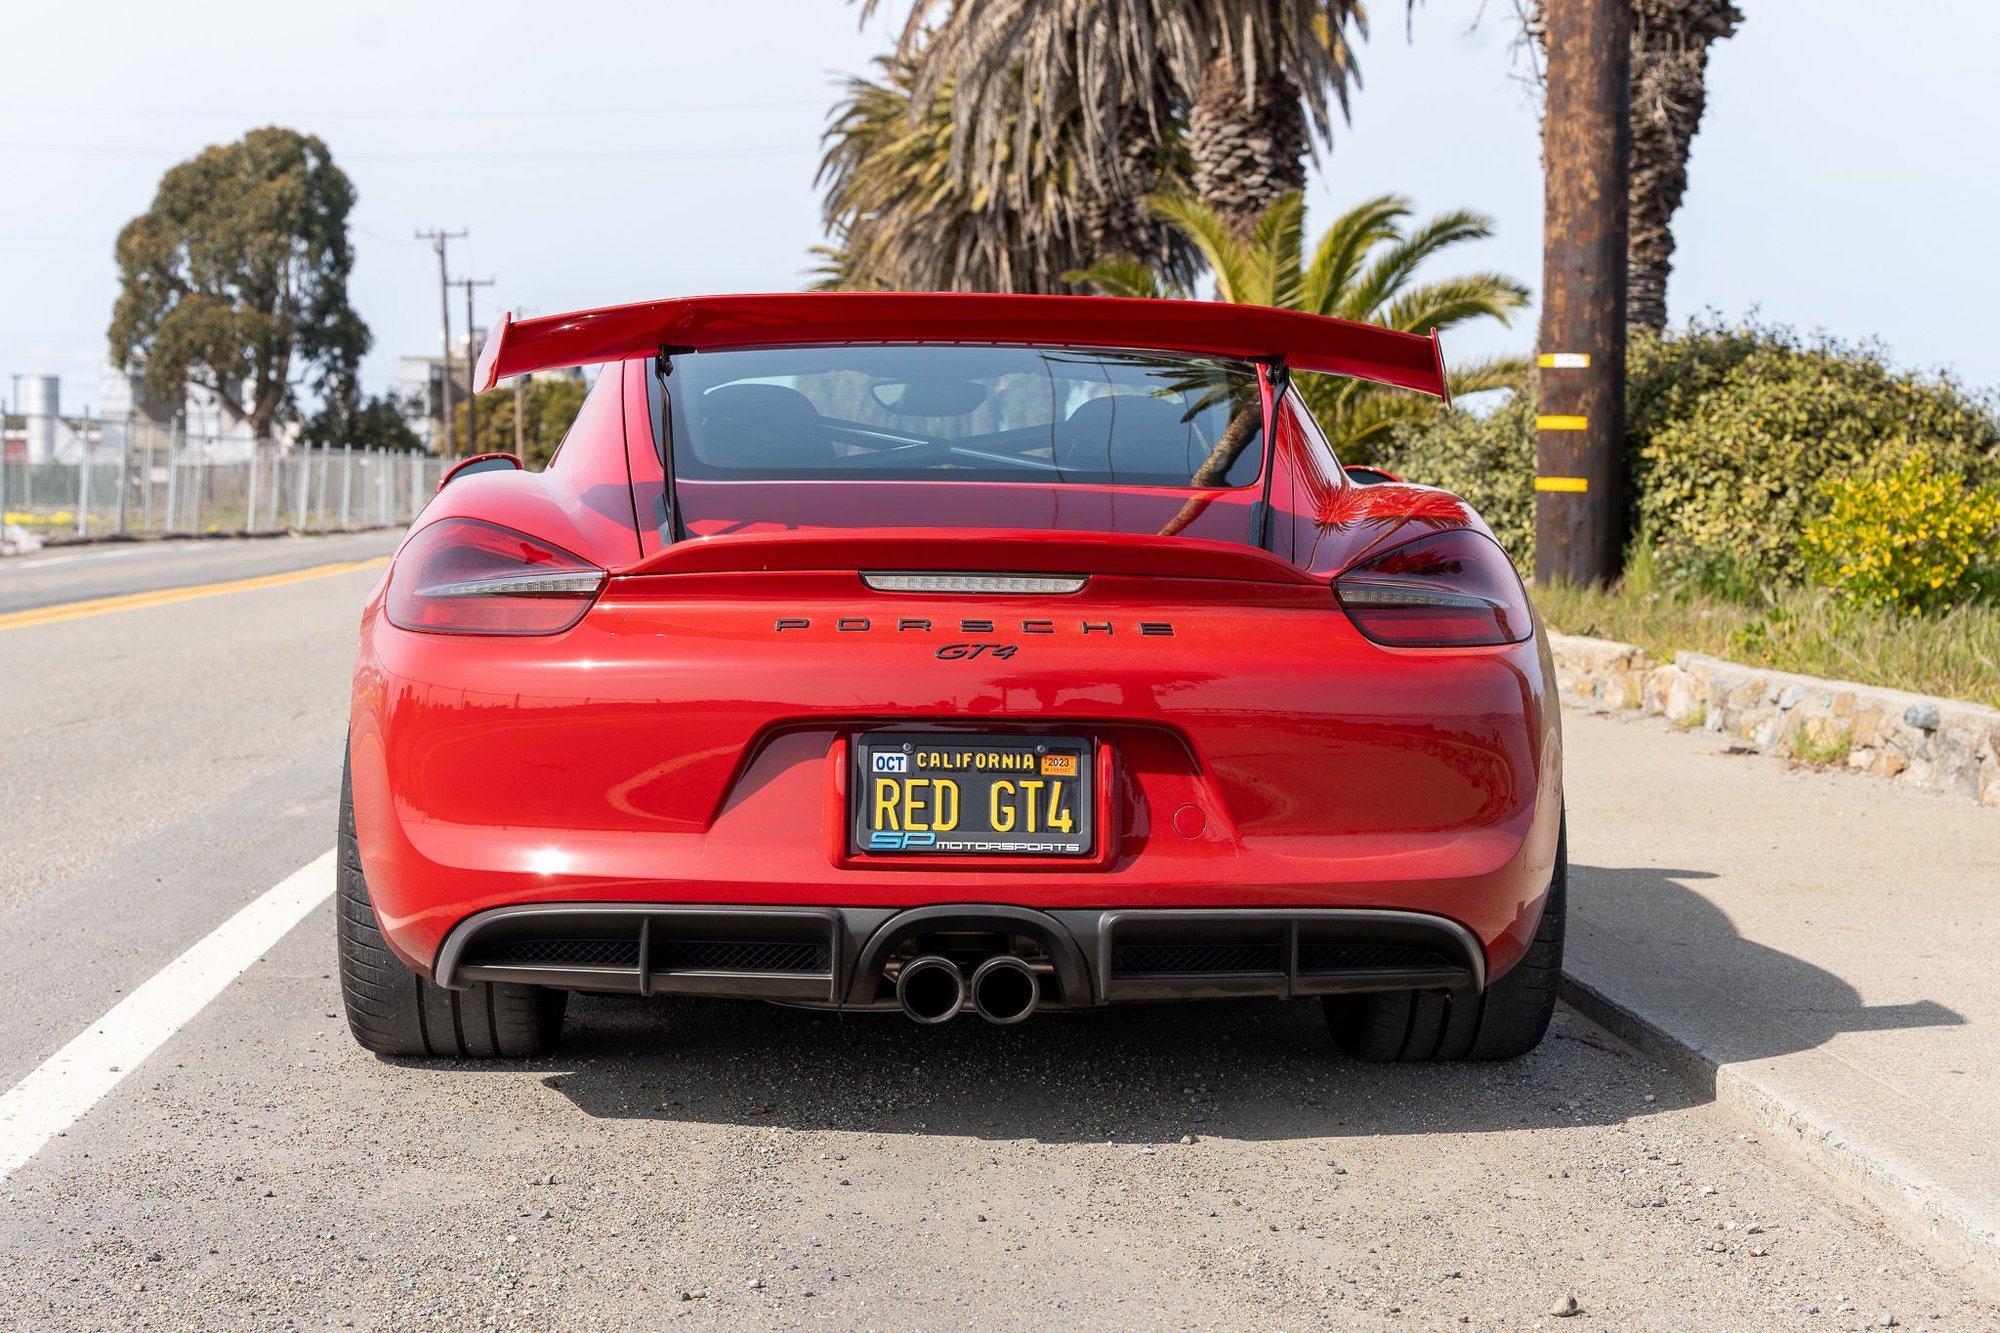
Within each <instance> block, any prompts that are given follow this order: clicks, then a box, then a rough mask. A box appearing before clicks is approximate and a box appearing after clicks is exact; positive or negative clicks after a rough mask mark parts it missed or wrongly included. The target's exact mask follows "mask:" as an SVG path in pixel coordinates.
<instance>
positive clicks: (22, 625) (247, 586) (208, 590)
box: [0, 555, 389, 630]
mask: <svg viewBox="0 0 2000 1333" xmlns="http://www.w3.org/2000/svg"><path fill="white" fill-rule="evenodd" d="M388 563H389V557H388V556H386V555H379V556H376V557H375V558H374V559H372V560H342V561H340V562H338V563H336V564H331V565H313V566H311V567H310V568H307V569H292V570H287V571H285V572H284V573H282V574H259V575H257V576H256V577H254V578H247V579H230V580H228V581H226V582H223V583H196V584H192V585H190V586H188V587H185V588H160V589H158V590H156V591H153V592H128V593H124V594H121V595H120V596H117V597H93V598H91V599H90V600H89V601H84V602H64V603H62V604H61V605H58V606H38V607H36V608H34V609H33V610H31V611H10V612H7V613H6V614H4V615H0V630H10V629H30V628H32V627H34V626H36V625H54V624H59V623H60V622H62V621H65V620H83V619H85V618H87V617H89V616H108V615H110V614H111V613H112V612H114V611H137V610H139V609H140V608H141V607H147V606H165V605H167V604H168V603H170V602H191V601H193V600H194V599H195V598H197V597H220V596H221V595H222V594H224V593H229V592H252V591H254V590H256V589H258V588H282V587H283V586H285V585H286V584H287V583H304V582H305V581H306V580H307V579H323V578H326V577H327V576H329V575H332V574H351V573H353V572H354V571H355V570H357V569H377V568H380V567H381V566H383V565H386V564H388Z"/></svg>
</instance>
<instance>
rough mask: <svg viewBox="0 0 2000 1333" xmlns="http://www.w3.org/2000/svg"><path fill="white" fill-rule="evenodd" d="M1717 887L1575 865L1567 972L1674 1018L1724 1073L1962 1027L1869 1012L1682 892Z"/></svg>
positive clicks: (1908, 1006) (1914, 1009)
mask: <svg viewBox="0 0 2000 1333" xmlns="http://www.w3.org/2000/svg"><path fill="white" fill-rule="evenodd" d="M1715 878H1716V876H1715V874H1713V873H1712V872H1710V871H1706V870H1685V869H1682V870H1666V869H1659V868H1656V867H1625V868H1621V867H1611V866H1590V865H1572V866H1571V867H1570V881H1569V883H1570V903H1569V907H1570V930H1571V934H1570V942H1569V957H1568V960H1567V961H1568V969H1569V970H1571V971H1572V973H1573V974H1575V973H1576V972H1577V969H1578V964H1579V963H1584V964H1587V965H1588V966H1586V967H1585V968H1584V969H1583V970H1582V972H1581V975H1583V976H1584V978H1585V979H1586V980H1588V981H1589V982H1590V983H1591V985H1592V987H1593V988H1594V989H1597V990H1599V991H1600V992H1602V993H1603V994H1605V995H1606V996H1607V998H1609V999H1610V1000H1612V1001H1613V1002H1616V1003H1619V1004H1620V1005H1635V1006H1636V1007H1638V1008H1640V1009H1641V1010H1642V1011H1644V1012H1646V1013H1648V1014H1649V1015H1672V1016H1673V1018H1672V1022H1673V1024H1674V1031H1673V1035H1674V1036H1675V1037H1676V1038H1677V1039H1679V1040H1681V1041H1683V1042H1690V1043H1692V1044H1696V1045H1698V1046H1699V1047H1700V1048H1701V1049H1702V1050H1703V1051H1704V1052H1705V1053H1706V1054H1708V1055H1709V1056H1711V1057H1713V1058H1714V1059H1716V1060H1718V1061H1721V1062H1723V1063H1728V1062H1733V1061H1741V1060H1761V1059H1766V1058H1768V1057H1771V1056H1779V1055H1792V1054H1795V1053H1797V1052H1799V1051H1803V1050H1810V1049H1812V1048H1813V1047H1816V1046H1820V1045H1823V1044H1825V1043H1826V1042H1828V1041H1830V1040H1832V1039H1833V1038H1834V1037H1836V1036H1839V1035H1841V1034H1842V1033H1849V1032H1885V1031H1894V1030H1900V1029H1904V1028H1927V1027H1956V1026H1961V1025H1963V1024H1964V1022H1965V1018H1964V1016H1963V1015H1961V1014H1959V1013H1958V1012H1957V1011H1956V1010H1954V1009H1950V1008H1948V1007H1946V1006H1945V1005H1942V1004H1939V1003H1938V1002H1937V1001H1935V1000H1928V999H1925V1000H1913V1001H1908V1002H1904V1003H1899V1004H1869V1003H1867V1002H1866V1001H1865V1000H1863V999H1862V997H1861V994H1860V993H1859V992H1858V991H1856V990H1855V988H1854V987H1853V985H1852V984H1850V983H1849V982H1848V981H1846V980H1845V979H1844V978H1842V977H1840V976H1838V975H1836V974H1834V973H1832V972H1829V971H1827V970H1826V969H1825V968H1822V967H1818V966H1816V965H1815V964H1813V963H1810V962H1807V961H1806V960H1805V959H1803V958H1800V957H1798V956H1796V955H1794V954H1789V953H1786V952H1784V951H1783V950H1782V949H1776V948H1773V947H1771V946H1770V945H1767V944H1760V943H1758V942H1757V941H1755V940H1751V939H1745V938H1744V937H1743V935H1742V934H1741V933H1740V932H1739V931H1738V930H1737V928H1736V924H1735V923H1734V922H1733V921H1731V920H1730V919H1729V916H1728V914H1727V913H1725V912H1724V911H1723V910H1722V909H1721V908H1719V907H1717V906H1716V905H1715V904H1714V903H1712V902H1710V901H1709V900H1708V898H1707V897H1705V896H1703V895H1702V894H1700V893H1697V892H1696V891H1695V890H1694V889H1692V888H1690V887H1688V885H1689V884H1691V883H1699V882H1701V881H1703V880H1711V879H1715ZM1652 1021H1655V1022H1659V1021H1661V1020H1660V1018H1658V1017H1654V1018H1653V1020H1652ZM1614 1026H1617V1024H1615V1023H1614Z"/></svg>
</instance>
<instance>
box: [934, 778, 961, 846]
mask: <svg viewBox="0 0 2000 1333" xmlns="http://www.w3.org/2000/svg"><path fill="white" fill-rule="evenodd" d="M931 791H932V796H931V801H932V804H933V805H935V806H936V807H937V813H936V814H934V815H932V816H931V827H932V828H933V829H935V830H936V831H937V832H939V833H950V832H951V831H953V830H954V829H956V828H957V827H958V783H957V782H956V781H954V780H953V779H951V778H935V779H933V780H932V782H931Z"/></svg>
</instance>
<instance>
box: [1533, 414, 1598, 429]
mask: <svg viewBox="0 0 2000 1333" xmlns="http://www.w3.org/2000/svg"><path fill="white" fill-rule="evenodd" d="M1535 429H1536V430H1588V429H1590V418H1589V417H1536V418H1535Z"/></svg>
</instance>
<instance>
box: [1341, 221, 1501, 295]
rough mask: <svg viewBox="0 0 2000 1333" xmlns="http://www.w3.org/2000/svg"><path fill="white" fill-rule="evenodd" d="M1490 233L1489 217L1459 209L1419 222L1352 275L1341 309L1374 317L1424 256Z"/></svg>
mask: <svg viewBox="0 0 2000 1333" xmlns="http://www.w3.org/2000/svg"><path fill="white" fill-rule="evenodd" d="M1492 234H1493V219H1491V218H1489V217H1487V216H1486V215H1485V214H1484V213H1475V212H1473V211H1471V210H1470V209H1459V210H1456V211H1454V212H1450V213H1440V214H1439V215H1438V216H1436V217H1434V218H1430V219H1428V220H1427V221H1425V222H1423V223H1420V224H1419V225H1418V226H1417V228H1416V230H1414V231H1411V232H1408V233H1406V234H1405V235H1403V236H1402V237H1401V238H1400V239H1399V240H1397V241H1396V242H1394V243H1393V244H1391V245H1390V246H1388V247H1387V248H1386V249H1384V250H1383V251H1381V253H1379V254H1377V255H1376V256H1375V257H1374V259H1372V260H1371V261H1370V262H1369V264H1368V266H1367V268H1366V269H1364V270H1363V271H1362V272H1361V274H1360V275H1359V276H1358V277H1357V278H1356V280H1355V282H1354V285H1353V288H1352V289H1351V292H1350V295H1349V296H1348V298H1347V300H1346V301H1345V302H1343V305H1344V306H1345V309H1344V310H1343V311H1342V312H1341V313H1342V314H1344V315H1345V316H1346V317H1347V318H1349V319H1363V320H1374V319H1376V318H1378V317H1379V314H1380V311H1381V310H1382V307H1383V306H1384V305H1386V304H1387V303H1388V302H1389V301H1390V300H1391V299H1392V298H1393V297H1394V296H1395V295H1396V293H1397V292H1399V291H1401V290H1402V288H1403V285H1404V284H1405V283H1407V282H1408V281H1409V280H1410V278H1411V276H1412V275H1413V274H1415V273H1416V271H1417V269H1418V268H1420V267H1421V266H1422V265H1423V262H1424V261H1425V260H1426V259H1429V258H1430V257H1431V256H1432V255H1434V254H1436V253H1437V252H1438V251H1439V250H1442V249H1445V248H1447V247H1448V246H1453V245H1457V244H1459V243H1461V242H1464V241H1478V240H1484V239H1486V238H1487V237H1489V236H1491V235H1492Z"/></svg>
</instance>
